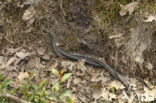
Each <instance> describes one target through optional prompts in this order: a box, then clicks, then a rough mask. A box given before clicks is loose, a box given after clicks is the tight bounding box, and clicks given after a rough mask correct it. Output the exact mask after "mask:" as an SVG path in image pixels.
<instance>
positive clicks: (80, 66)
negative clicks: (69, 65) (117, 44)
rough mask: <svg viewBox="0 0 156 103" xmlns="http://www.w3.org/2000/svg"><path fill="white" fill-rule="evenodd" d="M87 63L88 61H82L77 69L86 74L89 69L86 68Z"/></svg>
mask: <svg viewBox="0 0 156 103" xmlns="http://www.w3.org/2000/svg"><path fill="white" fill-rule="evenodd" d="M85 61H86V60H85V59H82V60H80V61H78V65H77V68H78V69H79V70H81V71H83V72H85V70H86V69H87V68H86V66H85V65H84V64H85Z"/></svg>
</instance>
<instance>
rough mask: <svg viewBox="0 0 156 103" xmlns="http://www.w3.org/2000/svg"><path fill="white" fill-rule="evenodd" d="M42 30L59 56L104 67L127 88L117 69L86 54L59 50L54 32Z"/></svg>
mask: <svg viewBox="0 0 156 103" xmlns="http://www.w3.org/2000/svg"><path fill="white" fill-rule="evenodd" d="M44 31H45V32H46V33H47V34H48V38H49V40H50V43H51V45H52V47H53V49H54V52H55V53H56V54H57V55H58V56H59V57H61V58H68V59H71V60H75V61H77V60H81V59H85V64H90V65H93V66H97V67H101V68H105V69H106V70H107V71H108V72H109V73H110V74H111V75H112V76H113V77H114V78H116V79H117V80H119V81H120V82H121V83H123V84H124V85H125V86H126V88H127V89H129V85H128V83H127V82H125V81H124V79H123V78H122V76H121V75H120V74H119V73H117V71H115V70H114V69H112V68H111V67H110V66H109V65H107V64H106V63H104V62H103V61H101V60H97V59H94V58H91V57H87V56H84V55H78V54H72V53H67V52H65V51H63V50H61V49H60V48H58V47H57V46H56V43H55V39H54V33H53V32H51V31H49V30H48V29H44Z"/></svg>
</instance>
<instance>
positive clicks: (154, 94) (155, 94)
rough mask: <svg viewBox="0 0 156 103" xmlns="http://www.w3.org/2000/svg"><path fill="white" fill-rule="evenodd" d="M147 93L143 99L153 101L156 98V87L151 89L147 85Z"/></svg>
mask: <svg viewBox="0 0 156 103" xmlns="http://www.w3.org/2000/svg"><path fill="white" fill-rule="evenodd" d="M144 91H145V93H144V94H143V97H144V98H142V101H145V102H152V101H154V99H155V98H156V88H154V89H152V90H150V89H148V88H147V87H144Z"/></svg>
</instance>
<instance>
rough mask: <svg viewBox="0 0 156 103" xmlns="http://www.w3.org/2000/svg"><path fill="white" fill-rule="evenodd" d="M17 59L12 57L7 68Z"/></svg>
mask: <svg viewBox="0 0 156 103" xmlns="http://www.w3.org/2000/svg"><path fill="white" fill-rule="evenodd" d="M16 59H17V58H16V57H11V58H10V59H9V60H8V62H7V64H6V65H7V66H9V65H10V64H12V63H13V62H14V61H15V60H16Z"/></svg>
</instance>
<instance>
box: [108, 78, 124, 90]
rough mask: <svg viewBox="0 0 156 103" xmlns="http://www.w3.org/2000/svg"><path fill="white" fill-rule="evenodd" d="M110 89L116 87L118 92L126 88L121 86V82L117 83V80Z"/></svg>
mask: <svg viewBox="0 0 156 103" xmlns="http://www.w3.org/2000/svg"><path fill="white" fill-rule="evenodd" d="M110 87H114V88H115V89H116V90H119V89H124V88H125V87H124V85H123V84H121V83H120V82H119V81H117V80H114V81H112V82H111V84H110Z"/></svg>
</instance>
